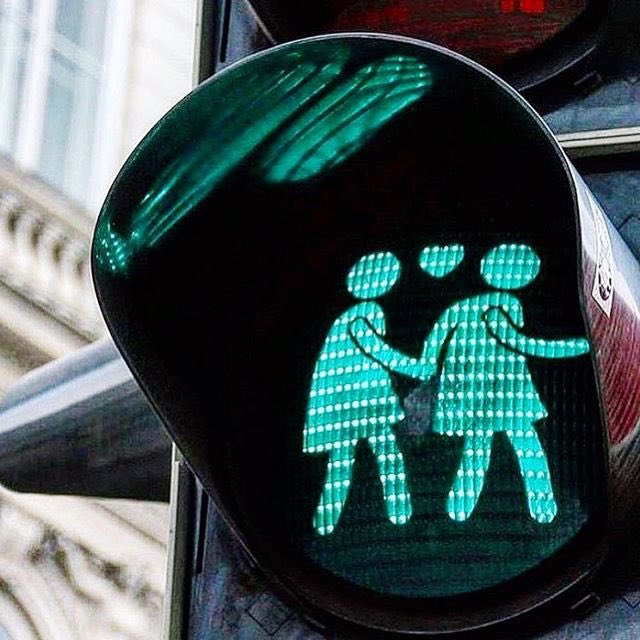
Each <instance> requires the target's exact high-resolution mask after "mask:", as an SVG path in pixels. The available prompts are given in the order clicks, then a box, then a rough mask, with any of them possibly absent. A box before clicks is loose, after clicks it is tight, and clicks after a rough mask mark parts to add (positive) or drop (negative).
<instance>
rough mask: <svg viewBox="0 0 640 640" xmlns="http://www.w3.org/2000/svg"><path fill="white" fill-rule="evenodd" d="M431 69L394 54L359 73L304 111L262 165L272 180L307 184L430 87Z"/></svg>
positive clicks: (351, 151) (353, 149) (276, 142)
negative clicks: (303, 181)
mask: <svg viewBox="0 0 640 640" xmlns="http://www.w3.org/2000/svg"><path fill="white" fill-rule="evenodd" d="M432 82H433V79H432V74H431V71H430V70H429V68H428V67H427V65H425V64H424V63H422V62H420V61H418V60H416V59H414V58H411V57H406V56H390V57H388V58H384V59H383V60H380V61H378V62H374V63H371V64H369V65H367V66H366V67H364V68H362V69H360V70H359V71H358V72H357V73H355V74H354V75H353V77H352V78H350V79H348V80H345V81H344V82H343V83H341V84H340V85H339V86H338V87H336V88H335V89H334V90H332V91H330V92H329V93H328V94H327V95H325V96H323V97H322V98H321V99H320V100H319V101H318V102H317V103H316V104H315V105H313V106H312V107H311V108H309V109H308V110H306V111H305V112H303V113H302V114H301V115H300V116H299V117H298V118H297V119H296V121H295V122H293V123H292V124H291V126H290V127H289V128H288V129H287V130H286V131H285V132H283V133H282V134H280V136H278V138H277V139H276V141H275V142H274V143H273V144H272V147H271V148H270V149H269V151H268V152H267V154H266V156H265V157H264V160H263V162H262V171H263V173H264V175H265V178H266V179H267V180H269V181H272V182H286V181H300V180H306V179H308V178H310V177H312V176H314V175H317V174H319V173H321V172H323V171H327V170H328V169H330V168H331V167H334V166H336V165H338V164H339V163H341V162H343V161H344V159H345V158H346V157H348V156H351V155H353V154H354V153H356V152H357V150H358V149H360V148H361V147H362V146H363V145H364V144H365V143H366V142H367V141H368V140H369V139H370V138H371V136H373V135H374V134H375V133H376V132H377V131H378V130H379V129H380V127H382V126H383V125H384V124H385V123H386V122H388V121H389V120H391V119H392V118H393V117H394V116H395V115H396V114H398V113H399V112H400V111H402V110H403V109H405V108H407V107H408V106H409V105H411V104H412V103H414V102H416V101H417V100H419V99H420V98H421V97H422V96H424V95H425V93H427V91H428V90H429V89H430V87H431V85H432Z"/></svg>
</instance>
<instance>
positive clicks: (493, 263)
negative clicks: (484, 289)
mask: <svg viewBox="0 0 640 640" xmlns="http://www.w3.org/2000/svg"><path fill="white" fill-rule="evenodd" d="M539 272H540V258H539V257H538V254H537V253H536V252H535V251H534V250H533V249H532V248H531V247H529V246H528V245H526V244H501V245H500V246H498V247H494V248H493V249H491V250H490V251H489V252H488V253H487V254H486V255H485V257H484V258H482V261H481V262H480V273H481V274H482V277H483V278H484V279H485V281H486V282H487V283H488V284H490V285H491V286H492V287H495V288H496V289H522V288H523V287H526V286H527V285H528V284H530V283H531V282H533V281H534V280H535V278H536V276H537V275H538V273H539Z"/></svg>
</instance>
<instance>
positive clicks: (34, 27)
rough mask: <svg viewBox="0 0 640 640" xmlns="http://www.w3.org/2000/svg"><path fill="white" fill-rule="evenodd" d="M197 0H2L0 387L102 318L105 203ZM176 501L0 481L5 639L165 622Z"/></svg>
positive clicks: (164, 84)
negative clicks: (85, 494)
mask: <svg viewBox="0 0 640 640" xmlns="http://www.w3.org/2000/svg"><path fill="white" fill-rule="evenodd" d="M195 12H196V0H91V2H86V1H85V0H0V43H2V46H0V394H1V393H3V392H4V391H5V390H6V389H7V388H8V387H9V386H10V385H11V384H12V382H14V381H15V380H16V379H17V378H19V377H20V376H21V375H23V374H24V373H26V372H27V371H29V370H31V369H33V368H35V367H38V366H40V365H42V364H44V363H46V362H48V361H50V360H52V359H54V358H58V357H60V356H63V355H65V354H68V353H71V352H72V351H74V350H75V349H77V348H79V347H81V346H83V345H86V344H88V343H90V342H92V341H94V340H95V339H97V338H99V337H101V336H103V335H104V333H105V328H104V325H103V322H102V320H101V317H100V313H99V310H98V307H97V304H96V301H95V296H94V292H93V287H92V285H91V280H90V273H89V271H90V268H89V249H90V240H91V234H92V229H93V225H94V223H95V217H96V215H97V212H98V210H99V206H100V203H101V202H102V200H103V198H104V196H105V194H106V192H107V189H108V186H109V184H110V183H111V181H112V180H113V178H114V177H115V175H116V173H117V171H118V169H119V167H120V166H121V164H122V162H123V161H124V159H125V158H126V156H127V155H128V154H129V152H130V151H131V150H132V149H133V148H134V146H135V145H136V144H137V142H138V141H139V140H140V139H141V137H142V136H143V135H144V134H145V133H146V131H147V130H148V129H149V128H150V127H151V126H152V125H153V123H154V122H155V121H156V120H157V119H158V118H159V117H160V116H161V115H162V114H163V113H164V112H165V111H166V110H167V109H168V108H169V107H171V106H172V105H173V104H174V103H175V102H176V101H177V100H178V99H179V98H180V97H182V96H183V95H184V94H185V93H187V91H188V90H189V88H190V86H191V66H192V56H193V47H194V35H195ZM167 529H168V505H166V504H163V503H140V502H132V501H113V500H90V499H83V498H76V497H63V496H46V495H27V494H17V493H12V492H9V491H7V490H6V489H1V488H0V640H7V639H10V640H36V639H37V640H58V639H60V640H63V639H64V640H75V639H78V640H80V639H83V640H84V639H85V638H93V639H94V640H112V639H113V640H115V639H118V640H124V639H132V640H133V639H136V640H143V639H144V640H146V639H152V638H159V637H160V631H161V621H162V599H163V593H164V575H165V564H166V559H165V556H166V536H167Z"/></svg>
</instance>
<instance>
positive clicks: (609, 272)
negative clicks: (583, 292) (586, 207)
mask: <svg viewBox="0 0 640 640" xmlns="http://www.w3.org/2000/svg"><path fill="white" fill-rule="evenodd" d="M590 200H591V210H592V211H593V219H594V222H595V227H596V256H597V257H596V273H595V277H594V280H593V289H592V290H591V295H592V296H593V299H594V300H595V301H596V302H597V303H598V306H599V307H600V308H601V309H602V311H604V313H605V314H606V316H607V317H611V307H612V305H613V250H612V248H611V237H610V236H609V229H608V228H607V223H606V221H605V219H604V215H603V213H602V211H600V207H599V206H598V204H597V203H596V202H594V201H593V200H592V199H591V198H590Z"/></svg>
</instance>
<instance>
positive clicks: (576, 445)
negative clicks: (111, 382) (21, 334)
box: [92, 34, 640, 635]
mask: <svg viewBox="0 0 640 640" xmlns="http://www.w3.org/2000/svg"><path fill="white" fill-rule="evenodd" d="M92 253H93V271H94V279H95V284H96V290H97V293H98V298H99V301H100V304H101V307H102V309H103V312H104V315H105V319H106V321H107V324H108V326H109V328H110V330H111V332H112V335H113V337H114V340H115V342H116V344H117V345H118V347H119V348H120V350H121V351H122V354H123V356H124V358H125V360H126V361H127V363H128V364H129V366H130V368H131V370H132V371H133V373H134V376H135V377H136V379H137V381H138V382H139V384H140V385H141V387H142V388H143V390H144V391H145V393H146V394H147V396H148V398H149V400H150V401H151V403H152V405H153V406H154V408H155V409H156V411H157V412H158V414H159V416H160V417H161V418H162V420H163V422H164V424H165V426H166V427H167V429H168V430H169V432H170V433H171V435H172V437H173V438H174V440H175V442H176V443H177V445H178V447H179V448H180V450H181V451H182V453H183V454H184V456H185V458H186V460H187V461H188V463H189V465H190V466H191V468H192V469H193V471H194V472H195V474H196V475H197V476H198V478H199V479H200V481H201V482H202V483H203V485H204V487H205V488H206V490H207V491H208V493H209V494H210V495H211V496H212V498H213V499H214V501H215V504H216V506H217V508H218V509H219V510H220V512H221V513H222V514H223V516H224V518H225V521H226V523H227V525H228V526H229V527H230V529H231V530H232V531H233V532H234V535H235V536H237V538H238V539H239V540H240V541H241V543H242V544H243V546H244V548H245V549H246V551H247V553H248V554H249V556H250V557H251V558H252V559H253V561H254V562H255V563H256V565H257V566H258V568H259V570H260V571H262V572H263V573H264V575H265V576H266V577H267V579H268V580H269V581H270V584H271V585H272V586H273V588H274V589H276V590H278V591H279V592H280V593H282V594H283V597H285V598H289V601H291V602H294V603H296V606H298V607H299V609H300V611H301V612H303V613H304V614H305V615H306V616H307V617H308V618H310V619H311V620H313V622H314V623H316V624H318V625H322V626H324V627H325V628H328V629H330V632H331V634H332V635H335V634H336V633H350V632H353V633H360V634H362V633H365V634H367V633H368V634H371V633H374V632H386V633H395V634H397V635H408V634H423V635H430V634H431V635H434V634H444V633H449V634H451V633H467V632H469V631H471V630H478V629H482V628H486V627H490V626H491V625H495V624H498V623H508V622H511V621H512V620H513V619H514V618H518V617H523V616H526V615H527V614H531V613H532V612H535V611H538V610H539V609H540V608H541V607H544V606H546V607H548V608H552V607H558V608H562V607H564V608H565V609H566V608H569V607H570V606H572V605H574V604H575V603H576V602H577V601H578V600H580V598H582V597H583V596H584V594H585V592H586V589H587V588H588V585H589V583H590V581H592V580H593V579H594V576H595V575H596V574H597V572H598V570H599V568H600V567H601V565H602V563H603V561H604V558H605V556H606V547H607V541H608V525H609V524H610V523H611V518H612V513H613V510H612V508H611V504H612V503H611V501H610V490H611V488H612V487H613V488H615V487H617V486H619V485H618V484H617V479H616V476H615V474H612V473H611V470H612V469H614V470H615V466H610V464H609V460H610V458H611V456H618V457H617V458H615V459H620V455H618V454H620V453H621V452H623V451H626V450H628V447H629V446H631V445H632V444H633V443H634V442H635V441H636V437H637V433H636V425H637V424H638V418H639V417H640V415H639V413H640V408H639V407H638V406H636V405H637V403H634V402H632V399H633V398H637V397H638V385H639V384H640V371H639V370H638V367H639V366H640V365H639V364H638V363H639V362H640V359H639V358H638V356H639V355H640V354H639V353H638V351H639V350H640V347H639V345H640V341H639V340H638V339H637V337H638V332H639V331H640V324H639V318H638V316H639V315H640V314H639V313H638V306H637V305H638V300H640V295H638V292H637V290H636V287H637V282H638V280H637V278H638V276H639V275H640V274H639V269H638V265H637V263H636V262H635V260H634V259H633V258H632V257H631V255H630V254H629V253H628V251H627V250H626V248H625V247H624V245H623V244H622V241H621V240H620V239H619V236H618V235H617V232H616V231H615V229H613V228H612V227H611V226H610V225H609V223H608V222H607V220H606V218H605V216H604V214H603V213H602V212H601V210H600V208H599V207H598V205H597V203H596V202H595V200H594V199H593V198H592V196H591V195H590V194H589V192H588V190H587V188H586V187H585V185H584V184H583V183H582V181H581V180H580V178H579V177H578V176H577V174H576V173H575V171H574V170H573V168H572V167H571V165H570V163H569V162H568V160H567V158H566V157H565V155H564V154H563V152H562V151H561V149H560V147H559V146H558V145H557V143H556V142H555V140H554V138H553V136H552V135H551V133H550V132H549V130H548V129H547V128H546V126H545V125H544V123H543V122H542V120H541V119H540V118H539V117H538V116H537V115H536V113H535V112H534V111H533V110H532V109H531V108H530V107H529V106H528V105H527V103H525V102H524V101H523V100H522V98H521V97H520V96H519V95H518V94H517V93H516V92H515V91H513V90H512V89H511V88H509V87H508V86H507V85H506V84H504V83H503V82H502V81H500V80H499V79H498V78H497V77H496V76H494V75H492V74H491V73H490V72H488V71H486V70H485V69H483V68H481V67H479V66H478V65H476V64H474V63H472V62H470V61H469V60H467V59H465V58H463V57H461V56H459V55H457V54H454V53H452V52H449V51H447V50H445V49H442V48H439V47H437V46H433V45H427V44H425V43H423V42H420V41H417V40H411V39H407V38H399V37H391V36H380V35H378V36H371V35H363V34H360V35H340V36H327V37H320V38H311V39H307V40H301V41H297V42H293V43H290V44H286V45H282V46H278V47H275V48H273V49H270V50H269V51H267V52H264V53H262V54H258V55H256V56H253V57H251V58H249V59H247V60H245V61H243V62H241V63H239V64H236V65H232V66H231V67H230V68H229V69H227V70H226V71H224V72H222V73H220V74H219V75H217V76H216V77H215V78H214V79H212V80H210V81H208V82H206V83H204V84H203V85H201V86H200V87H199V88H197V89H196V90H195V91H194V92H192V93H191V94H190V95H189V96H188V97H187V98H185V99H184V100H183V101H182V102H181V103H179V104H178V105H177V106H176V107H175V108H174V109H173V110H172V111H170V112H169V113H168V114H167V115H166V116H165V117H164V118H163V119H162V120H161V121H160V122H159V123H158V124H157V125H156V126H155V127H154V128H153V129H152V131H151V132H150V133H149V134H148V136H147V137H146V138H145V139H144V140H143V141H142V143H141V144H140V146H139V147H138V148H137V149H136V150H135V152H134V153H133V154H132V156H131V157H130V158H129V160H128V161H127V163H126V164H125V165H124V167H123V169H122V171H121V173H120V175H119V176H118V178H117V179H116V182H115V183H114V186H113V187H112V189H111V191H110V193H109V195H108V197H107V200H106V202H105V205H104V207H103V209H102V212H101V214H100V217H99V219H98V222H97V225H96V230H95V237H94V244H93V252H92ZM622 371H625V377H624V380H623V379H622V378H621V372H622ZM628 394H631V395H628ZM633 394H635V395H633Z"/></svg>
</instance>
